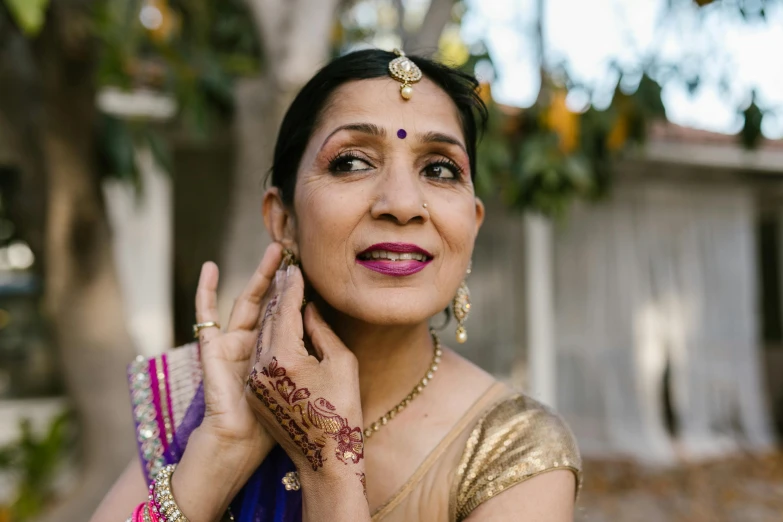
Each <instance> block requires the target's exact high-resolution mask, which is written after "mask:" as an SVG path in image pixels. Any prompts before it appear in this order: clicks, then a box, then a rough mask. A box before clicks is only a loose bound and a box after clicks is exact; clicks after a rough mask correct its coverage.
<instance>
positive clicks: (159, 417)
mask: <svg viewBox="0 0 783 522" xmlns="http://www.w3.org/2000/svg"><path fill="white" fill-rule="evenodd" d="M156 362H157V361H156V360H155V359H150V382H151V383H152V398H153V405H154V406H155V422H156V423H157V425H158V430H159V431H160V436H159V438H160V442H161V444H162V445H163V451H164V452H165V451H166V450H168V449H169V441H168V440H166V428H165V424H164V423H163V412H162V411H161V407H162V406H163V405H162V404H161V400H160V383H159V382H158V368H157V364H156ZM164 386H165V383H164Z"/></svg>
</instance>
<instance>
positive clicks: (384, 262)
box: [356, 243, 434, 276]
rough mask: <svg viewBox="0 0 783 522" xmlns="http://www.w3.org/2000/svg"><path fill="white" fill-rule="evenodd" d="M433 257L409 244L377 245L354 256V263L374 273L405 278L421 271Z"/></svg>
mask: <svg viewBox="0 0 783 522" xmlns="http://www.w3.org/2000/svg"><path fill="white" fill-rule="evenodd" d="M433 257H434V256H433V255H432V254H430V253H429V252H427V251H426V250H424V249H423V248H420V247H418V246H416V245H413V244H410V243H378V244H376V245H372V246H371V247H369V248H367V249H366V250H364V251H362V252H360V253H359V254H358V255H357V256H356V262H357V263H359V264H360V265H362V266H364V267H365V268H368V269H370V270H372V271H374V272H378V273H381V274H385V275H391V276H406V275H412V274H415V273H417V272H419V271H421V270H423V269H424V268H425V267H426V266H427V265H428V264H429V263H430V261H432V259H433Z"/></svg>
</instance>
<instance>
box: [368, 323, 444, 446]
mask: <svg viewBox="0 0 783 522" xmlns="http://www.w3.org/2000/svg"><path fill="white" fill-rule="evenodd" d="M430 335H431V336H432V343H433V345H434V346H435V350H434V351H433V355H432V362H431V363H430V366H429V368H427V372H426V373H425V374H424V377H422V378H421V380H420V381H419V383H418V384H417V385H416V386H414V387H413V390H411V392H410V393H409V394H408V395H406V396H405V398H404V399H403V400H402V401H401V402H400V403H399V404H398V405H397V406H395V407H394V408H392V409H390V410H389V411H387V412H386V413H385V414H384V415H382V416H381V418H380V419H378V420H377V421H375V422H373V423H372V424H370V425H369V426H368V427H366V428H364V437H365V438H367V439H369V438H370V437H372V435H373V433H375V432H376V431H378V430H379V429H381V426H386V424H388V423H389V421H390V420H392V419H393V418H394V417H395V416H396V415H397V414H398V413H400V412H401V411H402V410H404V409H405V408H406V407H407V406H408V404H410V403H411V401H412V400H413V399H415V398H416V397H418V396H419V394H420V393H421V392H422V391H424V388H426V387H427V385H428V384H429V383H430V380H432V377H433V376H434V375H435V372H437V371H438V365H439V364H440V356H441V355H443V350H441V348H440V339H439V338H438V334H436V333H435V332H434V331H433V330H430Z"/></svg>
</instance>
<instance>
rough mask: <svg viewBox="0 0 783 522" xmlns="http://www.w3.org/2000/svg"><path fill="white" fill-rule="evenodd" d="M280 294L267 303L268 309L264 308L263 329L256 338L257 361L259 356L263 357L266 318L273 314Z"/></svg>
mask: <svg viewBox="0 0 783 522" xmlns="http://www.w3.org/2000/svg"><path fill="white" fill-rule="evenodd" d="M278 296H279V294H277V295H275V296H274V297H272V299H271V300H270V301H269V303H267V305H266V310H264V317H263V318H262V319H261V329H260V330H259V331H258V339H257V340H256V361H257V360H258V359H259V357H261V352H262V351H263V348H264V347H263V339H264V325H266V320H267V319H268V318H269V316H271V315H272V313H273V311H274V309H275V308H276V307H277V298H278Z"/></svg>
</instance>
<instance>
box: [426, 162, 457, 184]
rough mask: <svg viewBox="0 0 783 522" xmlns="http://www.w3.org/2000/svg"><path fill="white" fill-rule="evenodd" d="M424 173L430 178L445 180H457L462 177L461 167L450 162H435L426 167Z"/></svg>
mask: <svg viewBox="0 0 783 522" xmlns="http://www.w3.org/2000/svg"><path fill="white" fill-rule="evenodd" d="M424 172H425V174H426V176H427V177H428V178H435V179H443V180H456V179H459V178H460V176H461V175H462V169H460V167H459V165H457V164H456V163H454V162H452V161H448V160H439V161H434V162H432V163H430V164H429V165H427V166H426V167H424Z"/></svg>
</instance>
